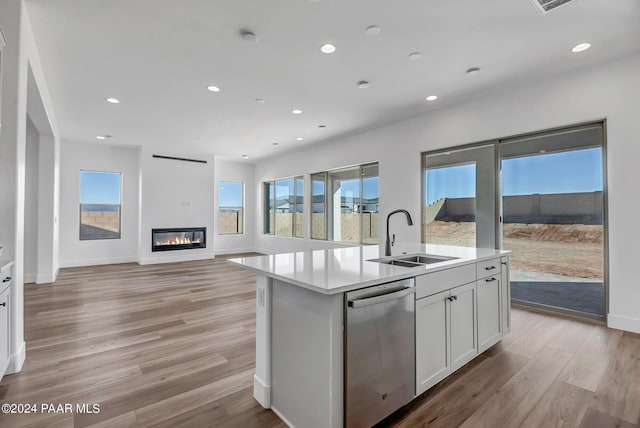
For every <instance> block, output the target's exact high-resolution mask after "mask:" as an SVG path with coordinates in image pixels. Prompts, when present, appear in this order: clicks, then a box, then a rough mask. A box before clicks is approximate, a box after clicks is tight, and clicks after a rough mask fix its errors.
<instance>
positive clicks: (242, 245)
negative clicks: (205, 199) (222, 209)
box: [214, 159, 256, 254]
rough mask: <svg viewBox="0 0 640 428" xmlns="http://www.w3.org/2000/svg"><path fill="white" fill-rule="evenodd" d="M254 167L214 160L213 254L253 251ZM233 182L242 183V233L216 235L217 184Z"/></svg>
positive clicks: (254, 219)
mask: <svg viewBox="0 0 640 428" xmlns="http://www.w3.org/2000/svg"><path fill="white" fill-rule="evenodd" d="M253 171H254V165H253V164H252V163H248V162H233V161H226V160H221V159H216V160H215V176H216V180H215V207H216V210H215V227H214V231H215V234H214V236H215V238H214V239H215V246H214V249H215V253H216V254H233V253H244V252H249V251H253V250H254V247H255V244H254V238H255V226H256V218H255V216H256V209H255V200H256V199H255V189H256V188H255V186H254V175H253ZM221 181H235V182H242V183H244V233H243V234H241V235H219V234H218V209H217V207H218V188H219V187H218V183H220V182H221Z"/></svg>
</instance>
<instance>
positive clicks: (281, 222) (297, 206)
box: [263, 176, 304, 238]
mask: <svg viewBox="0 0 640 428" xmlns="http://www.w3.org/2000/svg"><path fill="white" fill-rule="evenodd" d="M263 190H264V195H265V199H264V215H265V218H264V233H265V234H268V235H276V236H294V237H296V238H302V237H304V224H303V221H304V179H303V178H302V177H301V176H300V177H291V178H283V179H280V180H275V181H269V182H266V183H263Z"/></svg>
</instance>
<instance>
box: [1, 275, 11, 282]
mask: <svg viewBox="0 0 640 428" xmlns="http://www.w3.org/2000/svg"><path fill="white" fill-rule="evenodd" d="M9 281H11V277H10V276H8V277H6V278H5V279H3V280H2V282H3V283H5V282H9Z"/></svg>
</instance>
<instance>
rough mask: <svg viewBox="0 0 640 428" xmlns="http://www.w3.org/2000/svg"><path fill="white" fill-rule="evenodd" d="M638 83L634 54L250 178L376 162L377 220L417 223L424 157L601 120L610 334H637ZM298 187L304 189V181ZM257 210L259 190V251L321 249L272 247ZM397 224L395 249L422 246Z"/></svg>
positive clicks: (291, 157)
mask: <svg viewBox="0 0 640 428" xmlns="http://www.w3.org/2000/svg"><path fill="white" fill-rule="evenodd" d="M639 76H640V55H636V56H634V57H630V58H626V59H624V60H620V61H617V62H614V63H609V64H603V65H601V66H599V67H595V68H592V69H589V70H586V71H583V72H581V73H573V74H572V75H570V76H557V77H556V78H555V79H549V80H547V81H543V82H532V83H530V84H529V85H526V86H522V87H512V88H508V87H507V88H504V89H503V90H502V92H501V93H499V94H490V93H487V94H480V95H484V96H480V95H476V97H475V98H474V100H473V101H470V102H468V103H465V104H461V105H458V106H454V107H450V108H447V109H442V110H439V111H434V112H433V113H431V114H428V115H424V116H420V117H416V118H413V119H410V120H406V121H403V122H399V123H396V124H393V125H390V126H386V127H383V128H379V129H376V130H373V131H370V132H367V133H363V134H359V135H355V136H351V137H348V138H344V139H341V140H338V141H333V142H330V143H327V144H323V145H318V146H312V147H310V148H308V149H304V150H300V151H297V152H292V153H289V154H284V155H279V156H277V157H272V158H269V159H266V160H263V161H260V162H258V163H257V164H256V170H255V181H256V188H257V189H258V190H260V187H259V184H260V182H262V181H264V180H268V179H272V178H274V177H281V176H290V175H296V174H302V173H304V174H308V173H310V172H315V171H320V170H324V169H329V168H335V167H339V166H344V165H350V164H358V163H363V162H370V161H379V162H380V209H381V216H382V218H384V217H385V216H386V214H387V213H388V212H389V211H391V210H392V209H396V208H406V209H408V210H409V211H410V212H411V215H412V216H413V218H414V219H416V220H419V219H420V203H421V201H420V192H421V186H420V183H421V180H422V176H421V170H420V153H421V152H423V151H426V150H434V149H440V148H446V147H452V146H457V145H461V144H466V143H474V142H480V141H485V140H491V139H495V138H500V137H507V136H511V135H517V134H521V133H526V132H533V131H539V130H544V129H549V128H553V127H559V126H565V125H571V124H577V123H582V122H587V121H593V120H598V119H605V118H606V119H607V146H608V147H607V163H608V190H609V194H608V211H609V255H610V274H609V275H610V308H609V325H610V326H612V327H615V328H622V329H626V330H630V331H636V332H640V305H638V302H640V287H638V286H637V278H636V276H637V274H636V272H635V264H636V263H637V260H636V258H637V253H638V251H637V243H638V242H640V229H638V228H636V227H635V226H634V225H635V224H636V222H637V218H636V213H638V212H640V198H637V197H635V195H637V192H638V191H637V183H640V168H638V161H639V159H640V141H639V140H640V137H639V135H640V127H639V126H638V125H637V123H638V108H637V100H638V99H639V98H640V77H639ZM305 179H306V180H307V182H308V180H309V176H308V175H306V176H305ZM307 186H308V184H307ZM307 194H308V193H307ZM307 199H308V198H307ZM260 201H261V194H260V191H259V192H258V195H256V207H257V216H256V230H257V231H258V234H257V238H256V247H257V248H258V249H266V250H270V249H275V250H276V251H280V250H283V251H286V250H287V248H285V247H288V248H290V249H292V250H297V249H303V248H305V247H316V246H318V243H317V242H313V241H310V240H308V239H305V240H297V241H293V240H291V239H290V240H288V241H286V244H283V243H282V240H280V239H278V238H275V237H271V236H265V235H262V234H261V233H260V232H259V231H260V230H261V227H262V221H261V219H262V204H261V202H260ZM305 208H308V207H307V206H305ZM305 212H309V211H308V209H307V210H306V211H305ZM305 220H306V219H305ZM401 220H402V221H404V220H403V219H401V218H400V217H398V218H397V219H395V222H393V225H392V228H393V232H394V233H396V234H397V236H398V240H399V241H411V242H419V241H420V226H419V221H416V222H415V224H416V225H415V226H413V227H412V228H409V227H407V226H405V225H402V221H401ZM383 234H384V222H380V229H379V236H384V235H383ZM307 236H308V235H307Z"/></svg>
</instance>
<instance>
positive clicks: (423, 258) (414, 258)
mask: <svg viewBox="0 0 640 428" xmlns="http://www.w3.org/2000/svg"><path fill="white" fill-rule="evenodd" d="M456 258H457V257H447V256H436V255H432V254H413V255H410V256H397V257H394V259H395V260H402V261H405V262H413V263H419V264H422V265H430V264H432V263H440V262H446V261H447V260H454V259H456Z"/></svg>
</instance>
